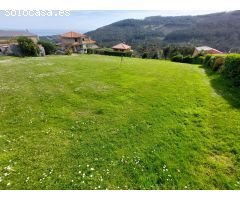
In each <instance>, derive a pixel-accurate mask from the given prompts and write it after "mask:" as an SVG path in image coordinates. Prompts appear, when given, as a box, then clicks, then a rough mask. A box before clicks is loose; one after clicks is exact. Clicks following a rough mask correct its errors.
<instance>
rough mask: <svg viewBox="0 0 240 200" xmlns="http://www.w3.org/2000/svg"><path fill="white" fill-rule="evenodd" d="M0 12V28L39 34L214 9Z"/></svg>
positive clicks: (85, 30) (88, 28) (88, 29)
mask: <svg viewBox="0 0 240 200" xmlns="http://www.w3.org/2000/svg"><path fill="white" fill-rule="evenodd" d="M3 12H4V11H1V12H0V29H18V30H19V29H28V30H30V31H32V32H34V33H37V34H39V35H48V34H59V33H62V31H65V30H66V31H67V30H72V31H79V32H82V33H84V32H87V31H90V30H95V29H97V28H99V27H101V26H104V25H107V24H111V23H113V22H116V21H119V20H122V19H129V18H134V19H143V18H145V17H148V16H157V15H161V16H180V15H199V14H207V13H214V12H221V11H215V10H181V11H177V10H172V11H162V10H158V11H130V10H127V11H120V10H117V11H109V10H108V11H71V12H70V16H68V17H46V16H45V17H30V16H28V17H25V16H22V17H6V16H4V14H3Z"/></svg>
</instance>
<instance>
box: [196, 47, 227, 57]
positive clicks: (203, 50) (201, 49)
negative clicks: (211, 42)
mask: <svg viewBox="0 0 240 200" xmlns="http://www.w3.org/2000/svg"><path fill="white" fill-rule="evenodd" d="M201 53H203V54H223V52H221V51H219V50H217V49H214V48H212V47H208V46H201V47H196V48H195V50H194V52H193V57H194V56H197V55H199V54H201Z"/></svg>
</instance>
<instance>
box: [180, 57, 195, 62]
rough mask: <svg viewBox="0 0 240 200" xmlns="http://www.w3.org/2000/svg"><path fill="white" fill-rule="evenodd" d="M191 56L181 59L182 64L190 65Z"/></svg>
mask: <svg viewBox="0 0 240 200" xmlns="http://www.w3.org/2000/svg"><path fill="white" fill-rule="evenodd" d="M192 60H193V58H192V56H184V57H183V59H182V62H183V63H192Z"/></svg>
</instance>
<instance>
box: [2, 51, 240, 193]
mask: <svg viewBox="0 0 240 200" xmlns="http://www.w3.org/2000/svg"><path fill="white" fill-rule="evenodd" d="M0 95H1V96H0V98H1V100H0V189H240V169H239V167H240V89H238V88H234V87H232V86H231V84H230V83H229V82H228V80H224V79H223V78H222V77H220V76H219V75H218V74H211V73H210V72H209V71H205V69H203V68H201V67H200V66H198V65H189V64H180V63H172V62H168V61H158V60H143V59H134V58H124V60H123V63H122V64H121V63H120V58H118V57H107V56H94V55H80V56H75V55H73V56H51V57H42V58H13V57H0Z"/></svg>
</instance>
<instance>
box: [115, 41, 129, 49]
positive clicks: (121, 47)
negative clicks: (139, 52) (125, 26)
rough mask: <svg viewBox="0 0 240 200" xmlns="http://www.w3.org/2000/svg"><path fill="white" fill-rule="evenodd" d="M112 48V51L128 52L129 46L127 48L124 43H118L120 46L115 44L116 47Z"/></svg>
mask: <svg viewBox="0 0 240 200" xmlns="http://www.w3.org/2000/svg"><path fill="white" fill-rule="evenodd" d="M112 48H113V49H120V50H130V49H131V46H128V45H126V44H124V43H120V44H117V45H115V46H113V47H112Z"/></svg>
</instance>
